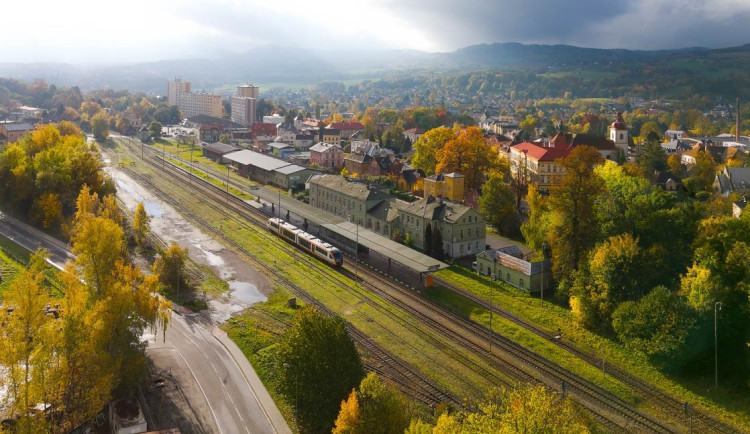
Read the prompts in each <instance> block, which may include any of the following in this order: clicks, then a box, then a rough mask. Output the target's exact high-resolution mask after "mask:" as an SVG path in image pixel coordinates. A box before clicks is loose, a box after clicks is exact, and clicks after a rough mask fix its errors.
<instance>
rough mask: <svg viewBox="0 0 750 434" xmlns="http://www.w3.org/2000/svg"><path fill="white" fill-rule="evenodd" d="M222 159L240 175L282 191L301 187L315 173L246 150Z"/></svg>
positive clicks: (231, 153)
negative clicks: (279, 188)
mask: <svg viewBox="0 0 750 434" xmlns="http://www.w3.org/2000/svg"><path fill="white" fill-rule="evenodd" d="M223 159H224V161H226V162H227V164H229V165H231V166H232V167H234V168H235V169H236V170H237V173H239V174H240V175H242V176H245V177H247V178H249V179H252V180H254V181H257V182H261V183H263V184H274V185H276V186H278V187H281V188H283V189H289V188H295V187H297V186H302V185H304V184H305V181H306V180H307V179H308V178H309V177H310V176H311V175H312V174H313V173H317V172H316V171H314V170H312V169H307V168H305V167H302V166H297V165H296V164H291V163H289V162H288V161H284V160H279V159H278V158H273V157H271V156H268V155H264V154H261V153H259V152H253V151H250V150H247V149H243V150H241V151H236V152H230V153H228V154H224V155H223Z"/></svg>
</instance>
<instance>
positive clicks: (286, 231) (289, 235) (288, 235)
mask: <svg viewBox="0 0 750 434" xmlns="http://www.w3.org/2000/svg"><path fill="white" fill-rule="evenodd" d="M283 232H284V238H287V239H289V240H291V241H294V232H292V231H290V230H289V229H284V231H283Z"/></svg>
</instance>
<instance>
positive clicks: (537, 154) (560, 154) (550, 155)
mask: <svg viewBox="0 0 750 434" xmlns="http://www.w3.org/2000/svg"><path fill="white" fill-rule="evenodd" d="M511 149H515V150H517V151H520V152H525V153H526V155H527V156H528V157H529V158H531V159H534V160H537V161H555V160H557V159H558V158H564V157H567V156H568V154H569V153H570V148H557V147H555V148H544V147H542V146H539V145H537V144H535V143H529V142H523V143H519V144H517V145H513V146H511Z"/></svg>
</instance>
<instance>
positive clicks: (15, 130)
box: [0, 122, 34, 143]
mask: <svg viewBox="0 0 750 434" xmlns="http://www.w3.org/2000/svg"><path fill="white" fill-rule="evenodd" d="M31 131H34V126H33V125H31V124H26V123H15V122H12V123H11V122H0V134H1V135H3V136H5V140H6V141H7V142H8V143H15V142H17V141H18V140H19V139H22V138H23V136H24V135H25V134H26V133H28V132H31Z"/></svg>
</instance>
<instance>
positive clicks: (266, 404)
mask: <svg viewBox="0 0 750 434" xmlns="http://www.w3.org/2000/svg"><path fill="white" fill-rule="evenodd" d="M0 234H3V235H5V236H6V237H8V238H10V239H11V240H13V241H15V242H16V243H17V244H19V245H21V246H22V247H24V248H26V249H27V250H29V251H35V250H36V249H37V248H39V247H43V248H46V249H47V250H49V252H50V262H51V263H52V264H53V265H55V266H56V267H58V268H62V266H63V265H64V264H65V262H67V261H68V259H73V258H74V256H73V254H72V253H70V250H69V247H68V246H67V245H66V244H65V243H64V242H62V241H60V240H57V239H55V238H53V237H51V236H49V235H46V234H44V233H42V232H41V231H39V230H37V229H34V228H32V227H30V226H28V225H26V224H25V223H23V222H20V221H18V220H17V219H14V218H11V217H9V216H7V215H4V214H0ZM222 333H223V332H221V331H220V330H217V329H216V328H215V325H214V324H211V323H209V322H206V320H203V319H200V318H199V317H197V316H195V315H192V314H189V315H180V314H178V313H173V314H172V321H171V325H170V326H169V327H168V328H167V333H166V342H163V340H162V336H163V335H162V333H161V331H159V332H158V333H156V336H151V338H150V339H149V346H150V347H151V348H158V347H159V346H162V347H164V346H169V347H172V348H174V349H175V350H176V351H177V352H178V353H179V354H180V357H181V358H182V359H183V360H184V362H185V364H186V365H187V367H188V369H189V370H190V372H191V374H192V376H193V377H194V379H195V381H196V382H197V383H198V387H199V388H200V390H201V392H202V395H203V396H202V397H200V396H198V397H195V399H201V398H202V399H205V402H203V403H201V404H206V403H207V404H208V408H209V410H210V413H211V414H210V415H205V416H206V418H213V420H214V421H215V422H216V426H217V427H218V431H219V432H220V433H226V434H240V433H247V434H255V433H284V434H286V433H291V430H290V429H289V427H288V426H287V424H286V422H285V421H284V419H283V418H282V417H281V414H280V413H279V411H278V409H277V407H276V404H275V403H274V402H273V400H272V399H271V398H270V396H269V395H268V392H267V391H266V390H265V388H264V387H263V384H262V383H261V382H260V380H258V378H257V376H256V375H255V373H254V371H253V370H252V367H251V366H250V364H249V363H248V362H247V359H245V358H244V356H243V355H242V353H241V352H240V351H239V349H238V348H237V347H236V346H235V345H234V344H233V343H232V342H231V341H230V340H229V339H227V338H226V335H223V334H222ZM251 385H252V387H251ZM269 415H270V416H269Z"/></svg>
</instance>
